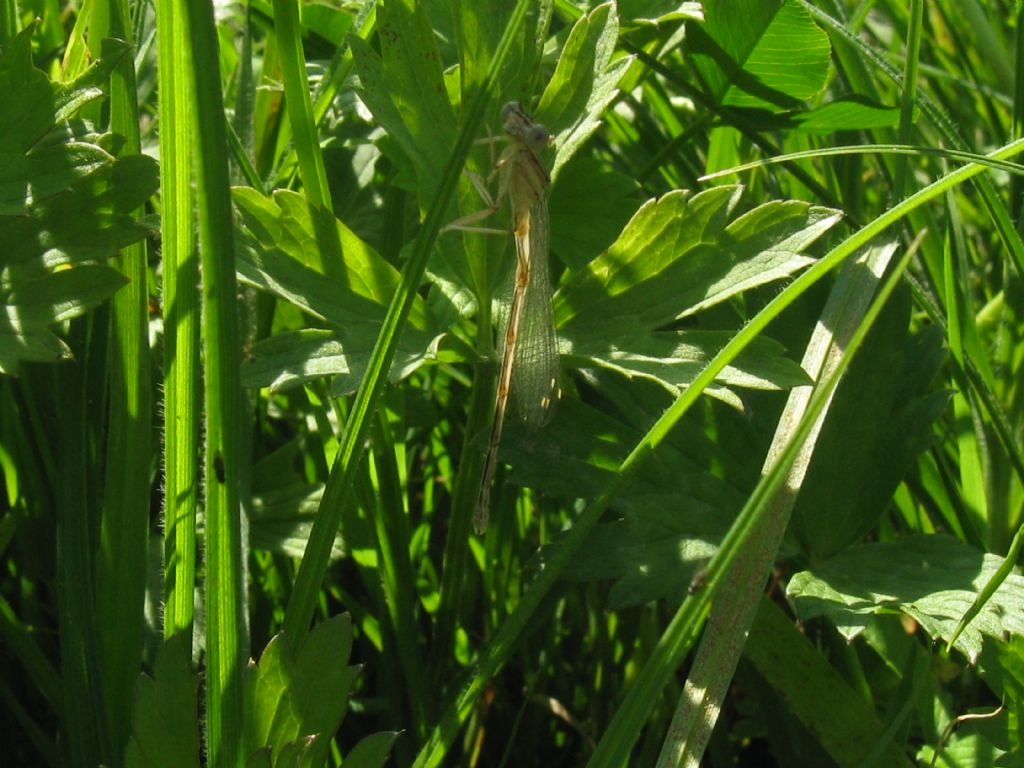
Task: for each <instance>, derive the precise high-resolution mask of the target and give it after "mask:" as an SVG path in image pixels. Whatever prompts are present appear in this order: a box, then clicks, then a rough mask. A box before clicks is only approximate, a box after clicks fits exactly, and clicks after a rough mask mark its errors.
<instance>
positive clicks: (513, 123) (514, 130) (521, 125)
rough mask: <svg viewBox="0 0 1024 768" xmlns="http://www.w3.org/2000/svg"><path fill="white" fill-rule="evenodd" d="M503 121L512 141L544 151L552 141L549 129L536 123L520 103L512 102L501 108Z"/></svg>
mask: <svg viewBox="0 0 1024 768" xmlns="http://www.w3.org/2000/svg"><path fill="white" fill-rule="evenodd" d="M501 121H502V123H504V125H505V133H506V134H507V135H508V137H509V138H510V139H514V140H516V141H521V142H522V143H523V144H525V145H526V146H528V147H530V149H543V148H544V147H546V146H547V144H548V142H549V141H551V134H550V133H549V132H548V129H547V128H545V127H544V126H543V125H541V124H540V123H535V122H534V121H533V118H532V117H530V116H529V115H528V114H526V110H524V109H523V105H522V104H520V103H519V102H518V101H510V102H509V103H508V104H506V105H505V106H503V107H502V108H501Z"/></svg>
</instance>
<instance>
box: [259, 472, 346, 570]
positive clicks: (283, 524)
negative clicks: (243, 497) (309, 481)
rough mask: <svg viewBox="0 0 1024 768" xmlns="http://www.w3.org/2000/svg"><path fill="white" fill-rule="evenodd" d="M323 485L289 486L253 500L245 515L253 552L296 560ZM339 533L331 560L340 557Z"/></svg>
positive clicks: (342, 551)
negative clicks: (266, 552)
mask: <svg viewBox="0 0 1024 768" xmlns="http://www.w3.org/2000/svg"><path fill="white" fill-rule="evenodd" d="M323 491H324V489H323V486H322V485H315V486H309V485H304V484H293V485H289V486H286V487H283V488H274V489H273V490H271V491H267V492H266V493H264V494H262V495H259V496H255V497H253V500H252V509H251V511H250V513H249V541H250V545H251V546H252V547H253V548H255V549H265V550H267V551H269V552H276V553H277V554H281V555H286V556H288V557H294V558H300V557H302V554H303V553H304V552H305V551H306V543H307V542H308V540H309V532H310V530H311V529H312V527H313V520H314V519H315V518H316V511H317V509H318V508H319V506H320V498H321V497H322V496H323ZM345 553H346V545H345V542H344V540H343V539H342V537H341V531H338V533H337V534H335V536H334V544H333V546H332V547H331V560H337V559H340V558H341V557H344V556H345Z"/></svg>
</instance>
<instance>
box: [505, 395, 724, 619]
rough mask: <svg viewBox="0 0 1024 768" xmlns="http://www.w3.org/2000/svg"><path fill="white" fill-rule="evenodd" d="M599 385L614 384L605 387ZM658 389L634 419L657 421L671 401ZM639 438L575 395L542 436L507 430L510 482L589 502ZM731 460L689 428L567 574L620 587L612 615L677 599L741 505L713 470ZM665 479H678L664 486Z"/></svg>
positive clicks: (646, 470)
mask: <svg viewBox="0 0 1024 768" xmlns="http://www.w3.org/2000/svg"><path fill="white" fill-rule="evenodd" d="M600 389H601V391H602V392H607V391H608V389H609V388H608V387H607V386H605V385H604V384H603V383H601V387H600ZM652 389H653V390H654V391H655V392H657V394H658V398H657V399H654V400H652V402H650V403H649V404H648V405H647V408H648V409H649V410H647V411H645V412H643V413H641V414H637V415H636V416H635V420H636V421H637V422H643V421H644V420H645V419H646V418H649V417H650V415H651V414H655V415H656V413H657V411H658V409H659V408H663V407H664V402H666V401H667V400H668V396H667V394H665V393H664V391H663V390H661V389H660V388H652ZM513 421H514V420H513ZM641 433H642V429H640V428H639V427H638V426H633V425H630V424H628V423H626V422H625V421H623V420H622V419H620V418H615V417H613V416H612V415H611V413H610V412H609V409H607V408H603V409H601V410H598V409H595V408H591V407H588V406H586V405H584V404H583V403H581V402H579V401H578V400H577V399H575V398H573V399H567V400H566V401H564V402H562V403H560V404H559V406H558V410H557V411H556V413H555V418H554V420H553V421H552V423H551V424H549V425H548V426H547V427H546V428H545V429H544V431H543V432H542V433H540V434H539V435H538V434H536V433H527V432H525V431H524V430H522V429H521V428H520V427H519V426H518V425H517V424H515V423H511V424H509V427H508V430H507V435H506V439H504V441H503V444H502V448H501V457H502V461H507V462H508V463H509V464H511V465H512V471H511V473H510V475H509V478H508V480H509V482H510V483H512V484H515V485H524V486H528V487H530V488H533V489H534V490H535V491H537V492H539V493H541V494H543V495H544V496H553V497H556V498H561V499H567V500H568V499H574V498H577V497H583V498H587V497H589V496H593V495H594V494H595V493H597V492H599V489H600V488H601V487H603V485H604V484H605V483H607V481H608V480H609V479H610V478H611V476H612V474H613V473H614V472H615V470H616V468H617V467H618V465H619V463H620V462H621V460H622V458H623V457H625V455H626V454H627V453H628V452H629V449H630V448H631V447H632V446H633V445H634V444H635V442H636V440H637V438H638V435H640V434H641ZM726 461H729V457H728V456H726V455H724V454H723V453H722V452H721V449H720V446H718V445H715V444H714V443H712V442H711V441H710V440H708V439H707V437H706V435H705V434H704V433H703V432H702V430H701V429H700V428H699V426H698V425H695V424H692V423H684V424H681V425H680V426H679V427H678V428H677V430H675V431H674V432H673V435H672V438H671V439H670V441H669V442H667V443H666V444H664V445H663V446H662V448H661V449H660V450H659V452H658V453H657V454H656V455H655V456H653V457H652V459H651V462H650V463H649V464H648V465H646V466H645V467H643V468H642V469H641V470H640V472H639V473H638V475H637V477H636V478H635V479H634V481H633V482H632V483H630V484H629V486H628V487H626V488H625V489H623V490H622V491H621V493H619V494H618V496H617V497H616V501H615V504H614V509H615V511H616V513H618V514H619V515H620V516H621V519H620V520H616V521H614V522H610V523H605V524H602V525H599V526H598V527H597V528H596V529H595V531H594V532H593V533H592V534H591V537H590V538H589V539H588V541H587V544H586V546H584V547H582V548H581V549H580V551H579V552H578V553H577V556H576V559H575V561H574V565H573V568H572V569H571V573H570V574H569V575H568V576H567V578H570V579H573V580H582V581H591V580H611V581H614V582H615V584H614V585H613V587H612V590H611V593H610V595H609V607H610V608H612V609H618V608H622V607H625V606H631V605H641V604H644V603H647V602H650V601H653V600H660V599H666V600H668V601H670V602H673V603H678V602H679V601H680V600H681V599H682V598H684V597H685V596H686V593H687V589H688V588H689V586H690V583H691V580H692V579H693V576H694V574H695V572H696V571H697V570H698V569H699V568H700V567H701V565H702V564H703V563H704V562H705V561H706V560H707V559H708V558H709V557H710V556H711V554H713V552H714V551H715V549H716V548H717V546H718V543H719V541H720V540H721V537H722V536H723V535H724V533H725V532H726V531H727V530H728V528H729V525H730V523H731V521H732V519H733V518H734V517H735V514H736V512H737V511H738V510H739V509H740V507H741V506H742V504H743V496H742V493H741V492H740V490H739V489H738V488H737V487H732V486H730V485H729V484H728V483H726V482H725V481H724V480H723V479H721V478H719V477H716V476H715V475H714V473H713V471H712V467H713V466H714V465H715V464H721V463H723V462H726ZM666 477H671V478H672V482H671V483H669V484H666V483H665V478H666ZM732 479H733V478H730V480H732ZM739 479H740V480H742V478H739Z"/></svg>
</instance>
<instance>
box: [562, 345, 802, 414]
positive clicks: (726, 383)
mask: <svg viewBox="0 0 1024 768" xmlns="http://www.w3.org/2000/svg"><path fill="white" fill-rule="evenodd" d="M731 336H732V334H731V333H729V332H727V331H661V332H655V333H647V334H638V335H637V336H636V337H635V338H629V340H628V342H627V343H626V344H625V345H623V346H620V345H618V344H615V343H607V342H606V341H605V340H603V339H598V340H596V342H594V341H591V342H590V343H587V342H586V341H584V342H583V343H582V344H579V345H574V344H573V340H572V337H571V336H569V337H567V338H566V339H564V340H563V346H562V350H563V355H568V356H569V357H570V359H571V362H573V363H574V364H576V365H578V366H579V367H589V366H590V365H593V366H601V367H604V368H608V369H609V370H613V371H617V372H618V373H621V374H623V375H624V376H627V377H641V378H646V379H650V380H651V381H655V382H657V383H659V384H661V385H662V386H664V387H665V388H666V389H667V390H668V391H669V392H671V393H672V394H673V395H678V393H679V392H680V391H682V390H683V389H685V388H686V387H687V386H688V385H689V383H690V382H692V381H693V380H694V379H695V378H696V377H697V375H698V374H699V373H700V372H701V371H702V370H704V368H705V367H706V366H707V364H708V361H710V360H711V358H712V357H714V356H715V355H716V354H717V353H718V351H719V350H720V349H721V348H722V347H724V346H725V344H726V343H727V342H728V340H729V338H730V337H731ZM623 337H624V338H626V337H627V335H626V334H623ZM717 381H718V382H720V384H721V386H715V387H713V388H709V389H708V390H707V391H708V394H710V395H713V396H715V397H719V398H720V399H722V400H724V401H726V402H729V403H731V404H732V405H734V406H736V407H739V408H741V409H742V403H741V402H740V401H739V399H738V398H737V396H736V395H735V394H733V393H732V392H731V391H730V390H731V389H733V388H745V389H768V390H773V389H774V390H777V389H788V388H790V387H795V386H799V385H803V384H809V383H810V382H809V380H808V378H807V374H806V373H804V371H803V369H802V368H801V367H800V366H799V365H798V364H797V363H795V362H793V361H792V360H790V359H788V358H786V357H784V356H783V348H782V346H781V345H780V344H778V343H776V342H774V341H772V340H771V339H767V338H765V339H758V340H757V341H756V342H755V343H753V344H751V345H750V346H749V347H748V348H747V349H746V350H744V352H743V354H741V355H740V356H739V357H738V358H737V359H736V360H735V361H734V362H733V364H732V365H730V366H728V367H727V368H726V369H725V370H724V371H722V373H721V374H720V375H719V377H718V379H717Z"/></svg>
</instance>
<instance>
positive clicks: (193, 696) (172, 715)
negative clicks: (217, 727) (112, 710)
mask: <svg viewBox="0 0 1024 768" xmlns="http://www.w3.org/2000/svg"><path fill="white" fill-rule="evenodd" d="M187 640H188V638H186V636H185V635H183V634H178V635H175V636H174V637H172V638H171V639H169V640H168V641H167V642H165V643H164V644H163V646H161V648H160V650H159V651H158V652H157V655H156V663H155V664H154V667H153V677H149V676H148V675H145V674H143V675H140V677H139V682H138V686H137V687H136V691H135V708H134V710H133V715H132V735H131V739H130V740H129V742H128V746H127V749H126V751H125V765H126V766H128V768H190V767H191V766H196V768H198V766H199V765H200V762H199V695H198V693H199V678H198V676H197V675H196V673H195V672H194V671H193V670H192V662H191V659H189V655H188V650H187V649H188V643H187Z"/></svg>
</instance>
